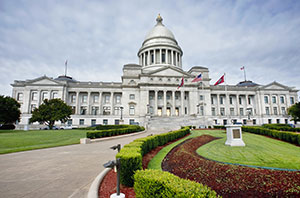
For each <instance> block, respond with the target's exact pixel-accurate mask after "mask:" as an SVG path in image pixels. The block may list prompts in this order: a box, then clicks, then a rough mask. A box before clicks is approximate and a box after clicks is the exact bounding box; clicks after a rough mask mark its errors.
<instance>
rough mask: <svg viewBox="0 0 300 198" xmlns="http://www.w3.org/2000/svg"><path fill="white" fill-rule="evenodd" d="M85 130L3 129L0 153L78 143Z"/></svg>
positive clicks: (0, 136) (0, 133) (0, 132)
mask: <svg viewBox="0 0 300 198" xmlns="http://www.w3.org/2000/svg"><path fill="white" fill-rule="evenodd" d="M84 137H86V131H85V130H32V131H31V130H30V131H18V130H3V131H0V154H4V153H12V152H18V151H27V150H33V149H41V148H50V147H56V146H65V145H70V144H78V143H79V142H80V140H79V139H80V138H84Z"/></svg>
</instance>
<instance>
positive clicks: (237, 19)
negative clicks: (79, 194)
mask: <svg viewBox="0 0 300 198" xmlns="http://www.w3.org/2000/svg"><path fill="white" fill-rule="evenodd" d="M299 8H300V3H298V2H294V1H280V0H276V1H219V0H218V1H217V0H215V1H208V0H207V1H192V0H190V1H137V0H133V1H125V0H119V1H82V0H75V1H50V0H49V1H38V0H33V1H9V0H4V1H1V2H0V18H1V20H0V72H1V73H0V79H1V81H0V89H1V90H0V94H5V95H10V94H11V86H10V84H11V83H12V82H13V81H14V80H25V79H32V78H37V77H39V76H42V75H44V74H46V75H47V76H50V77H54V78H55V77H57V76H58V75H61V74H63V73H64V62H65V60H66V59H68V74H70V75H72V76H73V77H74V78H75V79H77V80H82V81H117V82H119V81H120V80H121V79H120V76H121V75H122V67H123V65H124V64H127V63H138V58H137V55H136V53H137V51H138V49H139V48H140V46H141V44H142V42H143V39H144V37H145V35H146V34H147V32H148V31H149V30H150V29H151V28H152V27H153V26H154V25H155V18H156V16H157V14H158V13H161V15H162V17H163V19H164V21H163V23H164V24H165V25H166V27H168V28H169V29H170V30H171V31H172V32H173V33H174V35H175V37H176V39H177V41H178V42H179V45H180V46H181V47H182V49H183V52H184V57H183V64H184V66H183V68H184V69H185V70H188V69H190V68H191V67H192V66H194V65H203V66H206V67H208V68H209V70H210V76H211V78H212V81H211V83H214V82H215V81H216V80H218V78H219V77H220V76H221V75H222V74H223V73H224V72H225V71H226V73H227V79H228V83H229V84H236V83H238V82H239V81H241V80H243V72H242V71H240V67H241V66H242V65H245V66H246V69H247V77H248V78H249V79H250V80H253V81H254V82H257V83H259V84H268V83H270V82H272V81H274V80H276V81H278V82H280V83H283V84H285V85H288V86H296V87H297V88H298V89H300V80H299V79H300V78H299V77H298V74H299V73H300V58H299V54H300V47H299V46H300V37H299V32H300V14H299V12H298V10H300V9H299Z"/></svg>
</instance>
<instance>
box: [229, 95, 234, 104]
mask: <svg viewBox="0 0 300 198" xmlns="http://www.w3.org/2000/svg"><path fill="white" fill-rule="evenodd" d="M229 103H230V104H232V103H233V102H232V96H230V97H229Z"/></svg>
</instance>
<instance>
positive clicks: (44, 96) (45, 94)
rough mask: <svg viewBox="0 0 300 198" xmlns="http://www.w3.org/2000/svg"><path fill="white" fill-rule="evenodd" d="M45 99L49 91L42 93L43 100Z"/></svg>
mask: <svg viewBox="0 0 300 198" xmlns="http://www.w3.org/2000/svg"><path fill="white" fill-rule="evenodd" d="M45 99H48V92H43V93H42V101H44V100H45Z"/></svg>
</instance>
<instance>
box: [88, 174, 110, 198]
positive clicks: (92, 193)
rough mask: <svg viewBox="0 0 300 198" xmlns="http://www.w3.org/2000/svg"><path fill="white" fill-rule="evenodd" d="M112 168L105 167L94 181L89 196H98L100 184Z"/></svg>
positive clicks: (92, 197)
mask: <svg viewBox="0 0 300 198" xmlns="http://www.w3.org/2000/svg"><path fill="white" fill-rule="evenodd" d="M110 170H111V168H105V169H104V170H103V171H102V172H101V173H100V174H99V175H98V176H97V177H96V178H95V179H94V181H93V183H92V185H91V187H90V189H89V192H88V195H87V198H98V197H99V196H98V191H99V186H100V184H101V182H102V180H103V178H104V177H105V175H106V174H107V173H108V172H109V171H110Z"/></svg>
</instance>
